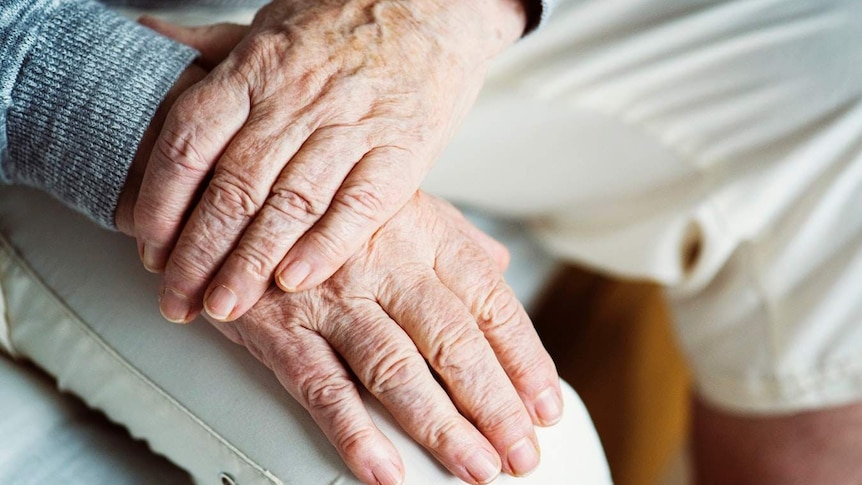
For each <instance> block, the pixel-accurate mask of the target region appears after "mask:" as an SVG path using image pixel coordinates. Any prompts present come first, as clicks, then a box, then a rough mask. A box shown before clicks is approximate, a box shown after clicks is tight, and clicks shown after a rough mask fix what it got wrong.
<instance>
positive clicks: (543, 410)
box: [533, 387, 563, 426]
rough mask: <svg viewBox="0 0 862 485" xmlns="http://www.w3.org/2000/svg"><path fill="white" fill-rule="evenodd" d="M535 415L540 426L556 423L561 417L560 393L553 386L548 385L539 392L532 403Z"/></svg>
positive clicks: (561, 403)
mask: <svg viewBox="0 0 862 485" xmlns="http://www.w3.org/2000/svg"><path fill="white" fill-rule="evenodd" d="M533 408H534V409H535V410H536V417H537V418H539V422H540V423H539V424H541V425H542V426H551V425H553V424H556V423H557V422H558V421H559V420H560V418H562V417H563V402H562V401H561V400H560V395H559V394H558V393H557V390H556V389H554V388H553V387H549V388H547V389H545V390H544V391H542V392H541V394H539V396H538V397H537V398H536V401H535V402H534V403H533Z"/></svg>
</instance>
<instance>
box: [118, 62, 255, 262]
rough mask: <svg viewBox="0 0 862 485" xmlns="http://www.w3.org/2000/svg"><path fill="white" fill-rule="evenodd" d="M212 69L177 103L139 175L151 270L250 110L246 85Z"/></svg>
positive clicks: (139, 228)
mask: <svg viewBox="0 0 862 485" xmlns="http://www.w3.org/2000/svg"><path fill="white" fill-rule="evenodd" d="M214 74H218V73H215V72H214V73H211V74H210V76H208V77H207V78H206V79H204V80H203V81H201V82H200V83H198V84H196V85H195V86H193V87H192V88H190V89H189V90H188V91H186V92H185V93H184V94H183V95H182V96H180V98H179V99H178V100H177V102H176V103H175V104H174V106H173V108H172V109H171V111H170V113H169V114H168V116H167V119H166V120H165V124H164V126H163V128H162V131H161V133H160V135H159V138H158V140H157V141H156V143H155V145H154V147H153V151H152V154H151V155H150V161H149V164H148V165H147V169H146V171H145V173H144V177H143V180H142V181H141V189H140V194H139V196H138V200H137V203H136V204H135V213H134V218H135V232H136V237H137V239H138V243H139V245H140V246H141V253H142V256H143V263H144V266H145V267H146V268H147V269H148V270H150V271H153V272H158V271H162V270H163V269H164V267H165V263H166V262H167V259H168V255H169V254H170V249H171V248H172V247H173V244H174V242H175V241H176V238H177V236H178V235H179V232H180V228H181V227H182V221H183V219H184V218H185V216H186V213H187V210H188V208H189V207H192V205H193V201H194V199H195V198H196V195H197V193H198V191H199V188H200V186H201V184H202V183H203V181H204V180H205V179H206V178H207V177H208V175H209V173H210V170H211V169H212V167H213V166H214V165H215V163H216V161H217V160H218V158H219V156H220V155H221V153H222V151H224V149H225V147H226V146H227V144H228V142H229V141H230V140H231V139H232V138H233V137H234V135H235V134H236V133H237V132H238V131H239V129H240V128H241V127H242V125H243V124H244V123H245V121H246V118H247V116H248V112H249V100H248V93H247V90H243V89H242V88H241V86H240V85H239V84H237V82H235V81H234V80H229V79H226V78H225V77H223V76H221V75H216V76H215V77H214Z"/></svg>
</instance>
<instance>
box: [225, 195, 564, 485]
mask: <svg viewBox="0 0 862 485" xmlns="http://www.w3.org/2000/svg"><path fill="white" fill-rule="evenodd" d="M444 204H445V203H443V202H441V201H438V200H435V199H432V198H431V197H430V196H427V195H423V194H417V195H416V196H415V197H414V198H413V199H411V201H409V202H408V204H407V206H406V207H405V208H404V209H402V210H401V211H400V212H399V213H398V214H396V216H395V217H393V219H391V220H390V221H389V222H387V223H386V224H385V225H384V226H383V227H382V228H381V230H380V231H378V232H377V233H375V235H374V236H373V237H372V239H371V241H370V242H369V243H368V244H367V245H365V246H364V247H363V248H362V249H361V250H360V252H359V253H358V254H357V255H356V256H354V257H353V258H351V259H350V260H348V262H347V263H346V264H345V265H344V267H343V268H342V269H341V270H339V271H338V272H337V273H336V274H335V275H334V276H333V277H332V278H331V279H330V280H329V281H327V282H325V283H324V284H323V285H321V286H319V287H317V288H315V289H312V290H309V291H306V292H302V293H297V294H285V293H282V292H281V291H279V290H278V289H275V288H273V289H271V290H270V291H269V292H267V293H266V294H265V296H264V298H263V299H262V300H261V301H260V302H259V303H258V304H257V305H256V306H255V307H254V308H252V310H251V311H250V312H249V313H248V314H247V315H246V316H245V317H243V318H241V319H240V320H238V321H237V322H233V323H216V326H217V327H218V328H219V329H220V330H221V331H222V332H223V333H225V334H226V335H227V336H228V337H229V338H231V339H232V340H233V341H235V342H237V343H240V344H242V345H245V346H246V347H247V348H248V349H249V350H250V351H251V352H252V353H253V354H254V355H255V356H256V357H257V358H258V359H260V360H261V361H262V362H264V363H265V364H267V365H268V366H269V367H270V368H272V369H273V370H274V371H275V373H276V375H277V376H278V378H279V380H280V381H281V383H282V384H283V385H284V387H285V388H286V389H287V390H288V391H289V392H290V393H291V395H292V396H293V397H294V398H296V399H297V400H298V401H299V402H300V403H302V405H303V406H305V407H306V409H308V411H309V412H310V413H311V415H312V417H313V418H314V419H315V421H316V422H317V423H318V425H320V427H321V428H322V429H323V431H324V432H325V433H326V435H327V436H328V437H329V439H330V441H331V442H332V443H333V444H334V445H335V446H336V448H337V449H338V451H339V453H341V455H342V457H344V460H345V461H346V462H347V464H348V465H349V466H350V468H351V469H352V470H353V472H354V473H355V474H356V475H357V476H358V477H359V478H360V479H362V480H363V481H366V482H368V483H376V482H375V480H377V481H380V482H381V483H390V482H389V481H387V480H384V479H382V477H383V475H382V474H381V472H378V470H380V468H379V462H380V460H383V462H384V463H386V462H387V461H386V460H389V461H388V463H392V466H393V469H394V470H398V471H397V472H395V471H393V472H392V473H391V475H397V474H399V473H400V466H401V465H400V463H399V462H398V461H397V458H395V457H397V452H396V451H395V449H394V448H393V447H392V445H391V443H390V442H389V441H388V440H387V439H386V438H385V437H384V436H382V435H381V433H380V432H379V431H378V430H377V429H376V428H375V427H374V424H373V423H372V422H371V420H370V418H369V416H368V414H367V412H366V411H365V409H364V407H363V404H362V402H361V400H360V398H359V394H358V392H357V389H356V384H355V383H354V382H353V381H352V380H351V376H350V374H349V373H348V371H347V369H346V368H345V367H344V366H343V364H342V363H341V361H339V359H338V356H339V355H340V356H341V357H343V358H344V361H346V363H347V365H348V366H349V367H350V368H351V369H352V370H353V372H354V373H355V374H356V376H357V377H358V380H359V382H360V383H361V384H362V385H364V386H365V387H366V388H367V389H368V390H369V391H370V392H371V394H373V395H374V396H375V397H376V398H377V399H378V400H380V402H381V403H382V404H383V405H384V406H385V407H386V408H387V409H388V410H389V411H390V412H391V413H392V415H393V416H394V417H395V418H396V420H397V421H398V422H399V424H400V425H401V426H402V427H403V428H404V429H405V430H406V431H407V432H408V433H409V434H410V435H411V436H412V437H413V438H414V439H415V440H416V441H417V442H419V443H420V444H422V445H423V446H425V447H426V448H427V449H428V450H429V451H430V452H431V453H432V454H433V455H434V456H435V457H436V458H437V459H438V460H439V461H440V463H442V464H443V465H444V466H445V467H446V468H447V469H449V470H450V471H451V472H452V473H454V474H455V475H456V476H458V477H459V478H461V479H463V480H465V481H468V482H472V483H484V482H486V481H488V480H490V479H492V478H493V477H494V476H496V475H497V473H498V472H499V469H500V465H501V459H502V465H503V469H504V470H505V471H507V472H509V473H512V474H516V475H522V474H524V473H527V472H529V471H531V470H532V469H533V468H534V467H535V466H536V465H537V464H538V445H537V441H536V436H535V434H534V431H533V422H536V423H541V424H551V423H553V422H554V421H556V420H557V419H558V414H555V413H554V412H551V413H550V414H544V415H543V414H542V413H544V412H545V409H544V408H542V409H538V408H537V407H536V404H535V403H536V400H537V398H539V396H540V395H541V394H542V392H544V391H546V390H547V391H548V392H549V393H550V395H551V397H552V398H553V399H554V400H555V401H556V402H559V399H560V394H559V388H558V384H557V375H556V371H555V369H554V365H553V363H552V362H551V360H550V357H549V356H548V354H547V353H546V352H545V350H544V349H543V347H542V345H541V342H540V341H539V339H538V337H537V335H536V333H535V331H534V329H533V327H532V324H531V323H530V320H529V318H528V317H527V315H526V314H525V312H524V310H523V308H522V307H521V305H520V304H519V303H518V302H517V300H516V299H515V297H514V295H513V293H512V291H511V290H510V289H509V287H508V286H506V284H505V283H504V282H503V280H502V278H501V276H500V270H499V268H498V267H497V265H496V264H495V262H494V261H493V259H492V258H491V257H490V256H489V254H488V252H487V251H486V250H484V249H483V248H482V247H481V246H479V245H478V244H477V243H476V242H475V241H474V238H475V236H471V233H472V232H474V231H476V230H475V229H473V228H471V227H469V225H468V223H467V222H466V221H464V220H463V219H462V218H461V216H460V215H459V214H458V213H457V211H455V210H454V209H452V208H451V207H447V206H445V205H444ZM498 252H500V251H498ZM465 268H469V269H470V270H469V271H465V270H464V269H465ZM426 360H427V364H426ZM428 365H430V366H431V368H433V370H434V371H435V373H436V374H437V375H438V376H439V377H440V379H441V381H442V382H443V384H444V387H440V385H438V383H437V381H435V379H434V377H433V376H432V374H431V372H429V369H428ZM447 391H448V395H447ZM556 406H557V407H559V405H558V404H557V405H556ZM519 445H523V446H524V447H525V448H523V449H521V450H519V451H514V450H515V448H516V447H518V446H519ZM381 455H385V456H386V458H385V459H384V457H383V456H381ZM531 455H532V456H531ZM391 483H397V480H391Z"/></svg>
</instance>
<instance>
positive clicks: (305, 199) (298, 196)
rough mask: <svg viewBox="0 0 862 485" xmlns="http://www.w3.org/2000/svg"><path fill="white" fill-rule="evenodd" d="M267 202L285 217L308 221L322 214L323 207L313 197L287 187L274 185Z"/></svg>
mask: <svg viewBox="0 0 862 485" xmlns="http://www.w3.org/2000/svg"><path fill="white" fill-rule="evenodd" d="M267 203H268V204H269V205H271V206H272V208H273V209H275V210H276V211H278V212H279V213H280V214H281V215H282V217H284V218H285V219H290V220H297V221H309V220H317V219H319V218H320V216H321V215H323V208H322V207H321V204H320V203H319V202H318V201H317V200H316V199H315V198H314V197H312V196H311V195H309V194H306V193H303V192H302V191H299V190H296V189H291V188H287V187H276V188H275V189H274V190H273V195H272V197H270V199H269V200H268V201H267Z"/></svg>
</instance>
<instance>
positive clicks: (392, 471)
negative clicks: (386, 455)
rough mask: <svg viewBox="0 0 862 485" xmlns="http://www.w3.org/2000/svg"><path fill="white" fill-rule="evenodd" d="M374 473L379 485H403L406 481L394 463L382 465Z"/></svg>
mask: <svg viewBox="0 0 862 485" xmlns="http://www.w3.org/2000/svg"><path fill="white" fill-rule="evenodd" d="M373 473H374V479H375V480H377V484H378V485H401V482H402V480H404V476H403V474H402V473H401V469H400V468H398V466H396V465H395V463H392V462H384V463H382V464H380V465H379V466H378V467H377V468H375V469H374V472H373Z"/></svg>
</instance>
